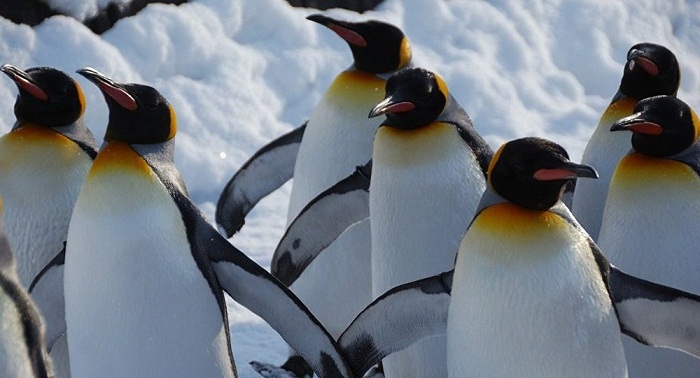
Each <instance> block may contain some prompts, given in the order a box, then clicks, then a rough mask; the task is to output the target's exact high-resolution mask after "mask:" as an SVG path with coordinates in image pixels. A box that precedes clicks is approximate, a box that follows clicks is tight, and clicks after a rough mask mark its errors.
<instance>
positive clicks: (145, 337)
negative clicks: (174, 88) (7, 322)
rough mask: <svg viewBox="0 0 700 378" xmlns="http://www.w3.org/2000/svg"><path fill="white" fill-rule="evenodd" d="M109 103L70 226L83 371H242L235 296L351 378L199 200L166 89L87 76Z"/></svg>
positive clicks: (334, 372)
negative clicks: (233, 325) (236, 351)
mask: <svg viewBox="0 0 700 378" xmlns="http://www.w3.org/2000/svg"><path fill="white" fill-rule="evenodd" d="M78 72H79V73H80V74H81V75H83V76H85V77H86V78H88V79H89V80H90V81H92V82H93V83H94V84H96V85H97V86H98V87H99V88H100V90H101V91H102V93H103V95H104V97H105V100H106V102H107V105H108V108H109V123H108V125H107V131H106V134H105V143H104V145H103V146H102V148H101V149H100V151H99V153H98V155H97V157H96V158H95V161H94V163H93V165H92V167H91V168H90V171H89V172H88V175H87V177H86V179H85V183H84V185H83V186H82V188H81V191H80V195H79V196H78V200H77V202H76V205H75V209H74V212H73V216H72V218H71V222H70V228H69V232H68V242H67V247H66V248H67V250H66V269H65V298H66V321H67V324H68V329H69V330H70V331H69V332H68V346H69V351H70V354H71V369H72V374H73V377H75V378H83V377H134V378H137V377H235V376H236V367H235V364H234V361H233V358H232V352H231V340H230V334H229V327H228V322H227V310H226V304H225V301H224V295H223V291H222V290H225V291H226V292H227V293H228V294H229V295H230V296H231V297H232V298H233V299H234V300H235V301H237V302H238V303H240V304H242V305H243V306H245V307H247V308H249V309H250V310H251V311H253V312H254V313H256V314H258V315H259V316H261V317H262V318H263V319H264V320H265V321H267V322H268V323H269V324H270V325H271V326H272V327H273V328H274V329H276V330H277V331H278V332H279V333H280V334H281V336H282V337H283V338H284V339H285V341H287V342H288V343H289V344H290V345H291V346H292V347H293V348H294V349H295V350H296V351H297V352H298V353H299V354H300V355H301V356H303V357H304V358H305V359H306V361H307V362H308V363H309V364H310V366H312V367H313V368H314V370H315V372H316V373H317V374H318V375H319V376H321V377H350V376H351V374H350V373H349V372H348V369H347V367H346V364H345V361H344V358H343V357H342V356H341V354H340V352H339V350H338V349H337V346H336V344H335V342H334V340H333V339H332V338H331V336H330V335H329V334H328V333H327V332H326V331H325V329H324V328H323V327H322V326H321V325H320V323H319V322H318V321H317V320H316V319H315V318H314V317H313V315H312V314H311V313H310V312H309V311H308V310H307V309H306V308H305V307H304V306H303V304H302V303H301V302H300V301H299V300H298V299H297V298H296V297H295V296H294V295H293V294H292V293H291V292H290V291H289V290H288V289H287V288H286V287H285V286H284V285H282V284H281V283H280V282H279V281H278V280H276V279H275V278H274V277H272V276H271V275H270V274H269V273H268V272H266V271H265V270H264V269H263V268H261V267H260V266H258V265H257V264H255V263H254V262H253V261H252V260H250V259H249V258H247V257H246V256H245V255H244V254H243V253H242V252H241V251H239V250H237V249H236V248H235V247H233V246H232V245H231V244H230V243H228V241H226V240H225V239H224V238H223V236H221V235H220V234H219V233H218V232H217V231H216V230H215V229H214V228H213V227H212V226H211V225H209V223H208V222H207V221H206V219H205V217H204V215H203V214H202V213H201V212H200V211H199V210H198V209H197V207H196V206H195V205H194V204H193V203H192V202H191V201H190V200H189V198H188V197H187V191H186V189H185V186H184V183H183V182H182V180H181V178H180V175H179V172H178V170H177V168H176V167H175V164H174V156H173V154H174V137H175V133H176V128H177V124H176V119H175V113H174V111H173V109H172V107H171V106H170V105H169V104H168V102H167V101H166V100H165V98H164V97H163V96H162V95H161V94H160V93H159V92H158V91H156V90H155V89H153V88H152V87H149V86H145V85H139V84H121V83H117V82H115V81H113V80H112V79H110V78H108V77H106V76H104V75H102V74H100V73H99V72H97V71H95V70H94V69H90V68H85V69H82V70H79V71H78Z"/></svg>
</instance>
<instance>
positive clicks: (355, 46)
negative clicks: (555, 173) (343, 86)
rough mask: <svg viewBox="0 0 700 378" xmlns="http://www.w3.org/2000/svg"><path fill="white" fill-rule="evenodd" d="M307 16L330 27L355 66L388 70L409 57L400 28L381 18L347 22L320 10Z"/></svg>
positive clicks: (377, 71) (382, 71)
mask: <svg viewBox="0 0 700 378" xmlns="http://www.w3.org/2000/svg"><path fill="white" fill-rule="evenodd" d="M307 19H308V20H311V21H314V22H318V23H319V24H321V25H323V26H325V27H327V28H329V29H331V30H333V31H334V32H335V33H336V34H338V36H339V37H340V38H342V39H343V40H345V42H347V43H348V45H349V46H350V50H352V56H353V58H354V59H355V67H357V68H358V69H360V70H363V71H367V72H370V73H374V74H380V73H388V72H392V71H396V70H398V69H400V68H402V67H405V66H406V65H407V64H408V63H409V62H410V61H411V47H410V45H409V44H408V39H407V38H406V36H405V35H404V34H403V32H402V31H401V29H399V28H397V27H396V26H394V25H391V24H387V23H385V22H381V21H376V20H370V21H365V22H348V21H341V20H336V19H333V18H330V17H327V16H324V15H321V14H314V15H311V16H309V17H307Z"/></svg>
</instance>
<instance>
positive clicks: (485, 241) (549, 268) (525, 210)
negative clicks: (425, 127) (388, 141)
mask: <svg viewBox="0 0 700 378" xmlns="http://www.w3.org/2000/svg"><path fill="white" fill-rule="evenodd" d="M595 176H596V173H595V170H594V169H593V168H592V167H590V166H587V165H583V164H575V163H572V162H570V161H569V160H568V158H567V154H566V151H565V150H564V149H563V148H562V147H561V146H559V145H557V144H555V143H553V142H550V141H547V140H544V139H541V138H523V139H517V140H514V141H511V142H508V143H506V144H504V145H503V146H501V148H500V149H499V150H498V151H497V152H496V154H495V155H494V157H493V159H492V161H491V164H490V166H489V172H488V188H487V189H486V191H485V192H484V195H483V197H482V198H481V202H480V204H479V208H478V210H477V215H476V216H475V217H474V219H473V221H472V223H471V224H470V225H469V228H468V229H467V231H466V233H465V235H464V237H463V239H462V242H461V245H460V248H459V252H458V253H457V262H456V264H455V268H454V269H453V270H451V271H447V272H443V273H441V274H438V275H435V276H432V277H427V278H423V279H420V280H417V281H414V282H409V283H407V284H404V285H401V286H398V287H395V288H393V289H391V290H389V291H387V292H386V293H384V294H383V295H382V296H380V297H379V298H377V299H376V300H375V301H374V302H373V303H371V304H370V305H369V306H368V307H367V308H366V309H365V310H363V311H362V312H361V313H360V314H359V315H358V316H357V318H356V319H355V320H354V321H353V322H352V323H351V325H350V326H349V327H348V329H347V330H346V331H345V332H344V333H343V334H342V335H341V337H340V339H339V340H338V341H339V344H340V345H341V347H342V348H343V350H344V352H345V354H346V355H347V357H348V360H349V361H350V367H351V369H352V370H353V372H354V373H355V374H356V375H357V376H360V375H362V374H363V373H364V372H365V371H367V370H368V369H369V367H371V366H372V365H373V364H375V363H376V362H377V361H378V360H379V359H381V358H383V357H385V356H387V355H390V354H391V353H393V352H396V351H398V350H402V349H403V348H406V347H407V346H409V345H411V344H412V343H414V342H416V341H417V340H420V339H422V338H425V337H430V336H436V335H447V353H448V359H447V361H448V369H449V376H450V377H454V378H458V377H470V376H475V377H626V376H627V368H626V362H625V356H624V352H623V347H622V342H621V340H620V337H621V336H620V333H621V332H622V333H625V334H626V335H629V336H632V337H634V338H635V339H636V340H637V341H639V342H640V343H644V344H648V345H654V346H659V347H665V348H672V349H676V350H679V351H683V352H685V353H688V354H691V355H693V356H695V357H696V358H700V296H698V295H696V294H692V293H688V292H684V291H682V290H678V289H675V288H671V287H668V286H664V285H661V284H658V283H654V282H650V281H646V280H644V279H640V278H637V277H634V276H632V275H629V274H627V273H625V272H623V271H621V270H619V269H617V268H616V267H615V266H613V265H612V264H610V262H609V261H608V260H607V259H606V257H605V256H604V255H603V253H602V252H601V250H600V249H598V247H597V245H596V244H595V242H593V240H592V239H591V238H590V236H588V234H587V233H586V232H585V230H583V228H582V227H581V226H580V225H579V224H578V223H577V222H576V220H575V219H574V218H573V216H572V215H571V212H570V211H569V210H568V208H567V207H566V206H565V205H564V203H563V202H562V201H561V196H562V192H563V191H564V187H565V185H566V183H567V181H568V180H569V179H573V178H576V177H595ZM663 376H666V375H663Z"/></svg>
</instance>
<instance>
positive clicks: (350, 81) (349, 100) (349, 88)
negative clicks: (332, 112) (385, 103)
mask: <svg viewBox="0 0 700 378" xmlns="http://www.w3.org/2000/svg"><path fill="white" fill-rule="evenodd" d="M385 85H386V81H385V80H384V79H382V78H380V77H378V76H376V75H374V74H371V73H367V72H364V71H360V70H348V71H344V72H341V73H340V74H339V75H338V76H336V78H335V80H333V83H331V85H330V87H329V88H328V91H326V95H325V97H326V98H327V100H328V101H331V102H333V103H335V104H337V106H338V107H348V106H350V107H355V106H361V107H363V108H367V113H369V111H370V110H372V106H374V105H376V104H377V103H379V102H380V101H381V100H383V99H384V86H385ZM367 104H369V105H367Z"/></svg>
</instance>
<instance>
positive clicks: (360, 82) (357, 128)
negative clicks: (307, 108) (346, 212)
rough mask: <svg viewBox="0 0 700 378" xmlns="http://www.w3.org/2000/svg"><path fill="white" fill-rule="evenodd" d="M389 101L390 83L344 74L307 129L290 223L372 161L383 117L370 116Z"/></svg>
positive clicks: (295, 171)
mask: <svg viewBox="0 0 700 378" xmlns="http://www.w3.org/2000/svg"><path fill="white" fill-rule="evenodd" d="M383 98H384V80H382V79H379V78H377V77H375V76H374V75H369V74H364V73H359V72H355V71H352V72H344V73H341V74H340V75H338V76H337V77H336V78H335V80H334V82H333V83H332V84H331V86H330V87H329V89H328V91H327V92H326V94H325V95H324V96H323V98H321V100H320V101H319V103H318V105H317V106H316V108H315V110H314V112H313V114H312V115H311V118H310V119H309V123H308V125H307V126H306V130H305V131H304V138H303V139H302V142H301V145H300V146H299V153H298V155H297V161H296V165H295V168H294V185H293V187H292V193H291V197H290V201H289V212H288V223H289V222H291V221H292V220H294V218H295V217H296V215H297V213H298V212H299V211H301V209H302V208H303V207H304V206H305V205H306V204H307V203H308V202H309V201H311V200H312V199H313V198H314V197H316V195H318V194H319V193H321V192H322V191H324V190H326V189H328V188H329V187H330V186H331V185H334V184H335V183H336V182H338V181H340V180H342V179H343V178H345V177H347V176H348V175H350V174H351V173H353V172H354V171H355V167H356V166H358V165H362V164H365V163H366V162H367V161H368V160H369V159H370V158H371V157H372V140H373V139H374V133H375V132H376V131H377V127H378V126H379V124H380V123H381V121H382V120H381V118H367V115H368V114H369V112H370V110H372V108H373V107H374V106H375V105H376V104H378V103H379V102H380V101H381V100H382V99H383Z"/></svg>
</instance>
